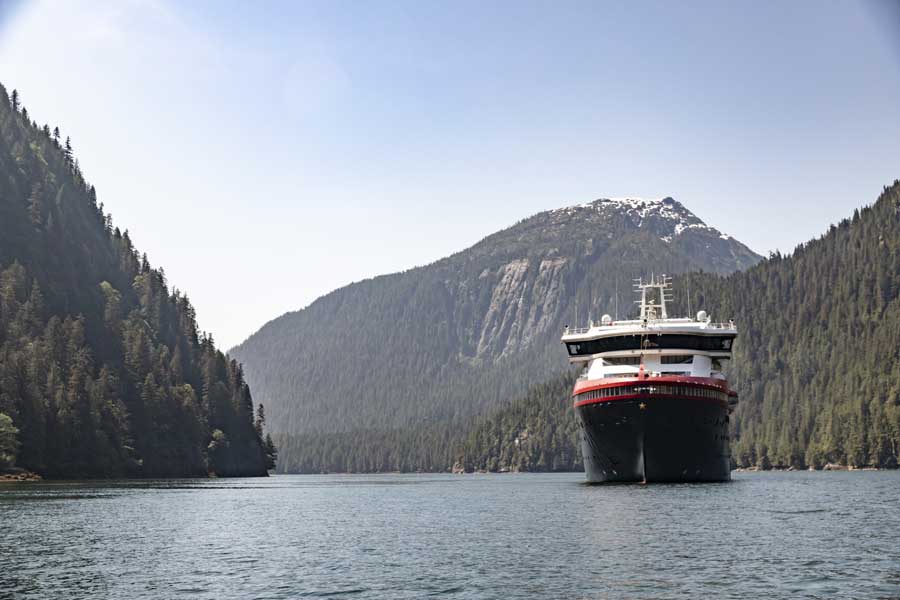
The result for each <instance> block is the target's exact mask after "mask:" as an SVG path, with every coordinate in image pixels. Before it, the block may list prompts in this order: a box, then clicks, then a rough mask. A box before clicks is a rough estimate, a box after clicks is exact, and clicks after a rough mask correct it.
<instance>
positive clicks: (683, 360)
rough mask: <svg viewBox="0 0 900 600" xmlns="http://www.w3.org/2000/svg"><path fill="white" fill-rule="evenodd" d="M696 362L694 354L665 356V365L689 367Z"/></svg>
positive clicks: (663, 358)
mask: <svg viewBox="0 0 900 600" xmlns="http://www.w3.org/2000/svg"><path fill="white" fill-rule="evenodd" d="M693 362H694V355H693V354H663V355H662V364H664V365H689V364H691V363H693Z"/></svg>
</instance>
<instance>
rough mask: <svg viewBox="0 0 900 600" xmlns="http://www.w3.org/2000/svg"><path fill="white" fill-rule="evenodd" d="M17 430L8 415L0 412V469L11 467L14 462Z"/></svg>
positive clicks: (17, 447) (16, 450)
mask: <svg viewBox="0 0 900 600" xmlns="http://www.w3.org/2000/svg"><path fill="white" fill-rule="evenodd" d="M18 434H19V430H18V429H16V428H15V427H14V426H13V421H12V419H11V418H10V417H9V415H5V414H3V413H0V469H2V468H5V467H11V466H12V465H14V464H15V462H16V454H18V451H19V442H18V440H17V439H16V436H17V435H18Z"/></svg>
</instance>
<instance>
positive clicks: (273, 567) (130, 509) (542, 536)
mask: <svg viewBox="0 0 900 600" xmlns="http://www.w3.org/2000/svg"><path fill="white" fill-rule="evenodd" d="M325 596H328V597H341V596H353V597H357V598H391V599H393V598H422V597H429V596H444V597H448V598H620V597H627V598H678V597H683V598H696V597H699V596H706V597H708V598H729V597H753V596H756V597H763V596H765V597H811V598H826V597H828V598H831V597H860V598H862V597H866V598H900V473H898V472H837V473H737V474H735V481H733V482H732V483H728V484H705V485H650V486H641V485H622V486H593V487H590V486H586V485H583V484H582V475H580V474H563V475H537V474H533V475H468V476H452V475H378V476H346V475H336V476H277V477H272V478H269V479H263V480H260V479H240V480H211V481H197V480H189V481H149V482H147V481H143V482H134V481H127V482H101V483H98V482H77V483H53V484H0V597H2V598H87V597H90V598H148V599H149V598H154V599H156V598H301V597H325Z"/></svg>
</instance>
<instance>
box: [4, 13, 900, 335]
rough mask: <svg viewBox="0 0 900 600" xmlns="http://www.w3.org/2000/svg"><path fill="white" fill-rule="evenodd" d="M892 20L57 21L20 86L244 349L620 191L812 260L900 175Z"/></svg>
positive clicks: (10, 40)
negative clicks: (361, 283) (482, 243)
mask: <svg viewBox="0 0 900 600" xmlns="http://www.w3.org/2000/svg"><path fill="white" fill-rule="evenodd" d="M888 2H889V0H885V1H884V2H878V1H877V0H876V1H874V2H849V1H848V2H790V3H785V2H646V3H641V2H608V3H607V2H585V3H581V2H546V1H544V2H518V1H517V2H511V1H510V2H449V1H447V2H423V1H420V0H415V1H410V2H357V1H354V2H337V1H323V2H284V3H276V2H265V3H263V2H218V1H217V2H183V3H177V2H170V1H168V0H121V1H115V2H103V1H95V0H80V1H78V2H62V1H60V2H55V1H47V2H34V3H23V4H20V5H7V6H6V8H5V9H3V10H0V81H2V82H3V83H4V84H5V85H6V86H7V87H8V88H10V89H12V88H18V89H19V91H20V93H21V97H22V99H23V102H24V104H25V106H27V107H28V109H29V111H30V112H31V113H32V115H34V116H35V117H36V118H37V119H38V120H39V122H40V123H41V124H43V123H44V122H48V123H50V125H51V126H53V125H57V124H58V125H59V126H60V128H61V130H62V131H63V135H71V136H72V140H73V144H74V146H75V149H76V152H77V155H78V157H79V159H80V161H81V165H82V167H83V169H84V171H85V173H86V175H87V177H88V179H89V180H90V181H91V182H93V183H94V184H95V185H96V186H97V189H98V193H99V196H100V200H101V201H103V202H105V204H106V206H107V207H108V209H109V210H111V211H112V212H113V215H114V217H115V221H116V223H117V224H118V225H120V226H122V227H123V228H128V229H129V230H130V231H131V233H132V236H133V238H134V240H135V243H136V244H137V245H138V247H139V248H140V249H141V250H145V251H146V252H147V253H148V254H149V255H150V258H151V262H153V263H154V264H157V265H161V266H163V267H164V268H165V269H166V273H167V274H168V276H169V280H170V283H171V284H173V285H175V286H178V287H180V288H182V289H185V290H187V292H188V294H189V295H190V297H191V298H192V299H193V301H194V303H195V304H196V305H197V310H198V313H199V320H200V324H201V326H202V327H203V328H204V329H206V330H209V331H212V332H213V334H214V335H215V337H216V339H217V340H218V341H219V342H220V343H222V344H223V345H225V346H226V347H228V346H231V345H233V344H235V343H237V342H240V341H241V340H242V339H244V338H245V337H246V336H247V335H249V334H250V333H252V332H253V331H254V330H255V329H256V328H257V327H258V326H260V325H262V324H263V323H264V322H266V321H268V320H270V319H272V318H274V317H276V316H278V315H279V314H281V313H282V312H284V311H287V310H296V309H298V308H301V307H303V306H305V305H307V304H308V303H309V302H311V301H312V300H314V299H315V298H316V297H318V296H319V295H321V294H323V293H326V292H328V291H330V290H331V289H333V288H335V287H338V286H340V285H343V284H346V283H349V282H351V281H355V280H359V279H362V278H365V277H370V276H373V275H377V274H380V273H386V272H391V271H396V270H401V269H405V268H409V267H412V266H415V265H420V264H424V263H427V262H430V261H432V260H435V259H437V258H440V257H442V256H445V255H447V254H450V253H451V252H454V251H456V250H459V249H462V248H463V247H466V246H468V245H470V244H472V243H474V242H476V241H477V240H479V239H480V238H482V237H483V236H485V235H487V234H489V233H491V232H493V231H496V230H498V229H500V228H503V227H505V226H508V225H510V224H512V223H514V222H516V221H517V220H519V219H521V218H523V217H525V216H528V215H530V214H533V213H535V212H538V211H540V210H545V209H550V208H556V207H559V206H565V205H569V204H576V203H581V202H585V201H589V200H592V199H595V198H597V197H601V196H628V195H636V196H664V195H671V196H673V197H675V198H677V199H678V200H680V201H681V202H683V203H684V204H685V205H686V206H687V207H688V208H690V209H691V210H693V211H694V212H695V213H696V214H697V215H698V216H699V217H700V218H702V219H704V220H705V221H706V222H707V223H709V224H711V225H713V226H715V227H717V228H719V229H721V230H722V231H724V232H726V233H729V234H732V235H734V236H735V237H737V238H738V239H740V240H742V241H743V242H745V243H746V244H748V245H749V246H750V247H752V248H753V249H754V250H756V251H758V252H760V253H767V252H768V251H770V250H774V249H780V250H782V251H790V250H791V249H792V248H793V247H794V246H795V245H796V244H797V243H799V242H802V241H804V240H806V239H808V238H810V237H814V236H817V235H819V234H820V233H821V232H823V231H824V230H825V229H826V227H827V226H828V224H829V223H831V222H833V221H836V220H838V219H840V218H842V217H844V216H847V215H849V214H850V213H851V212H852V210H853V208H855V207H857V206H861V205H863V204H867V203H870V202H872V201H874V200H875V199H876V197H877V195H878V193H879V192H880V190H881V188H882V186H884V185H886V184H889V183H890V182H891V181H893V180H894V179H895V178H898V177H900V43H898V41H900V20H898V19H897V17H898V15H900V12H898V11H897V10H891V5H890V4H888Z"/></svg>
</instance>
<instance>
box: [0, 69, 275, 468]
mask: <svg viewBox="0 0 900 600" xmlns="http://www.w3.org/2000/svg"><path fill="white" fill-rule="evenodd" d="M61 140H62V138H61V136H60V135H59V130H58V129H57V128H54V130H53V131H51V129H50V127H49V126H47V125H44V126H43V127H39V126H38V125H37V123H35V122H34V121H32V120H31V119H30V118H29V115H28V111H27V110H26V109H25V108H24V107H21V105H20V102H19V97H18V94H17V92H15V91H14V92H13V94H12V95H11V96H10V95H7V92H6V89H5V88H3V87H2V86H0V468H4V467H8V466H9V464H10V463H12V462H13V461H15V463H16V464H17V465H18V466H19V467H21V468H25V469H28V470H31V471H35V472H37V473H40V474H43V475H45V476H50V477H69V478H74V477H111V476H124V475H128V476H144V477H165V476H197V475H203V476H205V475H207V474H208V473H210V472H213V473H215V474H218V475H265V474H266V467H267V462H270V458H271V457H270V456H268V455H267V448H266V446H265V444H264V441H263V439H262V438H261V435H260V430H261V425H262V423H259V424H257V423H256V422H254V414H253V412H254V406H253V400H252V398H251V396H250V389H249V387H248V386H247V384H246V383H245V381H244V377H243V372H242V369H241V367H240V365H239V364H238V363H237V362H235V361H233V360H229V359H227V358H226V356H225V355H224V354H223V353H222V352H220V351H219V350H217V349H216V347H215V344H214V343H213V340H212V337H210V336H205V335H200V334H199V333H198V331H197V324H196V321H195V316H194V308H193V307H192V306H191V304H190V302H189V300H188V298H187V296H186V295H184V294H183V293H182V292H179V291H178V290H171V291H170V290H169V288H168V286H167V283H166V278H165V274H164V272H163V270H162V269H156V268H153V267H151V266H150V263H149V261H148V260H147V257H146V255H143V256H142V255H140V254H139V253H138V251H137V250H136V249H135V248H134V247H133V246H132V243H131V240H130V238H129V235H128V232H127V231H124V232H123V231H121V230H120V229H119V228H118V227H115V226H114V225H113V222H112V217H111V216H110V215H108V214H105V213H104V211H103V205H102V204H101V205H98V204H97V194H96V191H95V189H94V187H93V186H91V185H90V184H88V183H87V181H86V180H85V177H84V175H83V173H82V172H81V169H80V167H79V165H78V160H77V159H76V158H75V156H74V154H73V152H72V146H71V141H70V140H69V139H68V138H66V139H65V141H64V142H63V141H61ZM173 218H174V216H173ZM272 453H273V450H272V448H268V454H269V455H271V454H272Z"/></svg>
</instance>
